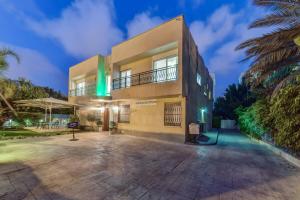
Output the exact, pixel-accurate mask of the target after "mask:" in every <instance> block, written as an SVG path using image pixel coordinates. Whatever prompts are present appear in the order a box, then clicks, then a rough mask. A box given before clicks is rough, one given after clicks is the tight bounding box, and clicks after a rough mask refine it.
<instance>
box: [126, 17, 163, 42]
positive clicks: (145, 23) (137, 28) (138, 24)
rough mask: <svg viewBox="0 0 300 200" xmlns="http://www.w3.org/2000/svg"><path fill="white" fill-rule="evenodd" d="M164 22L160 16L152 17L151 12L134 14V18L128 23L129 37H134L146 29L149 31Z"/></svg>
mask: <svg viewBox="0 0 300 200" xmlns="http://www.w3.org/2000/svg"><path fill="white" fill-rule="evenodd" d="M162 22H163V19H162V18H160V17H156V16H155V17H151V15H150V12H142V13H140V14H137V15H135V16H134V18H133V19H132V20H131V21H130V22H128V23H127V26H126V27H127V36H128V38H131V37H134V36H135V35H138V34H140V33H142V32H144V31H147V30H149V29H151V28H153V27H155V26H157V25H159V24H161V23H162Z"/></svg>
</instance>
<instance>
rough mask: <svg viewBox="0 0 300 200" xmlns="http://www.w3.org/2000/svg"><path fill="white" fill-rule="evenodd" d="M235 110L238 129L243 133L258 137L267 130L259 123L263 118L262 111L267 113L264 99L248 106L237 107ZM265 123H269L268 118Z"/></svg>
mask: <svg viewBox="0 0 300 200" xmlns="http://www.w3.org/2000/svg"><path fill="white" fill-rule="evenodd" d="M235 112H236V114H237V116H238V124H239V127H240V130H241V131H242V132H243V133H245V134H247V135H250V136H252V137H255V138H258V139H260V138H261V137H262V135H263V134H264V133H266V132H267V129H266V128H265V127H264V125H263V123H261V120H262V119H263V118H264V117H263V113H266V114H267V113H268V112H267V106H266V104H265V100H259V101H257V102H255V103H254V104H252V106H250V107H248V108H243V107H239V108H237V109H236V110H235ZM264 120H265V119H264ZM265 123H266V124H267V123H269V122H268V120H266V122H265Z"/></svg>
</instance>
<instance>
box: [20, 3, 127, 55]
mask: <svg viewBox="0 0 300 200" xmlns="http://www.w3.org/2000/svg"><path fill="white" fill-rule="evenodd" d="M26 22H27V24H28V25H29V27H30V28H31V29H32V30H34V31H35V32H36V33H37V34H39V35H41V36H44V37H49V38H53V39H55V40H57V41H58V42H59V43H60V44H61V45H62V46H63V47H64V49H65V50H66V52H67V53H69V54H70V55H73V56H76V57H79V58H81V57H89V56H93V55H95V54H97V53H100V54H104V55H106V54H108V53H109V52H110V49H111V46H113V45H114V44H116V43H118V42H120V41H122V39H123V33H122V31H121V30H120V29H119V28H118V27H117V26H116V24H115V22H114V5H113V3H112V1H109V0H84V1H83V0H76V1H75V2H73V3H72V4H71V5H70V6H69V7H67V8H65V9H64V10H63V11H62V13H61V15H60V17H59V18H54V19H47V18H44V19H42V20H35V19H33V18H27V19H26Z"/></svg>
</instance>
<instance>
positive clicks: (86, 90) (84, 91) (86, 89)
mask: <svg viewBox="0 0 300 200" xmlns="http://www.w3.org/2000/svg"><path fill="white" fill-rule="evenodd" d="M95 95H96V85H95V84H90V85H86V84H84V86H83V85H81V86H80V87H76V88H74V89H71V90H69V96H95Z"/></svg>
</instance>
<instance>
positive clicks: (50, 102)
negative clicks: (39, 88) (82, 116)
mask: <svg viewBox="0 0 300 200" xmlns="http://www.w3.org/2000/svg"><path fill="white" fill-rule="evenodd" d="M14 103H16V104H17V105H18V106H24V107H35V108H43V109H45V121H47V110H49V111H50V115H49V122H51V120H52V119H51V115H52V109H53V108H54V109H55V108H74V114H75V109H76V107H78V106H79V105H78V104H73V103H69V102H68V101H63V100H60V99H55V98H52V97H50V98H40V99H26V100H18V101H14Z"/></svg>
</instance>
